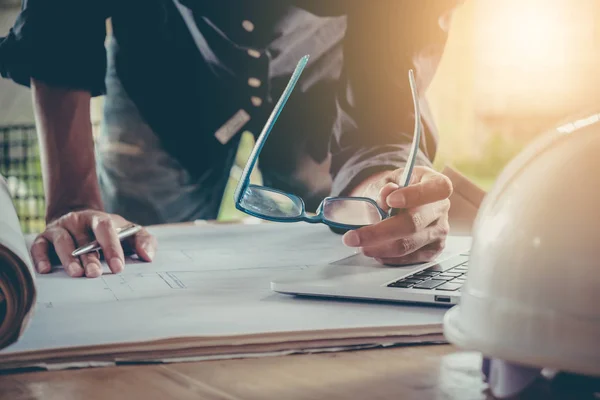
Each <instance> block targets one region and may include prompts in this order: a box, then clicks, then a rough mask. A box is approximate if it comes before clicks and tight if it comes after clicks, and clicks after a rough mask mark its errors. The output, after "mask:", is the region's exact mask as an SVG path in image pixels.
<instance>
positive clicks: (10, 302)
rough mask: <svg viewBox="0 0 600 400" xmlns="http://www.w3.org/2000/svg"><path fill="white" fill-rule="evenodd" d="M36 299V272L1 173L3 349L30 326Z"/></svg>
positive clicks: (0, 320) (0, 332) (0, 338)
mask: <svg viewBox="0 0 600 400" xmlns="http://www.w3.org/2000/svg"><path fill="white" fill-rule="evenodd" d="M34 302H35V283H34V272H33V269H32V264H31V259H30V257H29V251H28V250H27V245H26V244H25V239H24V238H23V234H22V232H21V226H20V224H19V219H18V218H17V213H16V212H15V208H14V206H13V203H12V200H11V197H10V194H9V192H8V187H7V185H6V181H5V180H4V178H3V177H2V175H0V348H3V347H6V346H8V345H9V344H11V343H14V342H15V341H16V340H17V339H18V337H19V335H21V334H22V332H23V331H24V330H25V328H26V327H27V324H28V322H29V318H30V313H31V309H32V307H33V304H34Z"/></svg>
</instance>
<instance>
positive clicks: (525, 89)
mask: <svg viewBox="0 0 600 400" xmlns="http://www.w3.org/2000/svg"><path fill="white" fill-rule="evenodd" d="M440 1H445V0H440ZM599 6H600V4H599V1H598V0H502V1H498V0H467V1H466V3H465V4H464V6H463V7H461V8H460V9H459V10H458V12H457V13H456V15H455V17H454V20H453V23H452V26H451V30H450V35H449V40H448V44H447V48H446V52H445V53H444V56H443V58H442V62H441V65H440V68H439V70H438V73H437V75H436V77H435V79H434V81H433V83H432V85H431V87H430V88H429V91H428V93H427V96H428V98H429V101H430V104H431V107H432V110H433V112H434V115H435V119H436V123H437V125H438V127H439V130H440V136H441V143H440V150H439V153H438V155H437V157H436V160H435V166H436V168H438V169H441V168H443V166H444V165H452V166H453V167H454V168H456V169H458V170H459V171H461V172H462V173H463V174H465V175H466V176H467V177H469V178H471V179H472V180H474V181H475V182H476V183H477V184H478V185H479V186H481V187H482V188H483V189H486V190H488V189H489V188H490V186H491V185H492V184H493V182H494V179H495V178H496V176H497V175H498V173H499V172H500V171H501V170H502V168H503V167H504V166H505V165H506V163H507V162H508V161H509V160H510V159H511V158H512V157H514V156H515V155H516V153H518V152H519V151H520V150H521V149H522V148H523V146H525V145H526V144H527V143H528V142H530V141H531V140H532V139H533V138H534V137H535V136H536V135H539V134H541V133H543V132H544V131H545V130H546V129H549V128H551V127H552V126H553V125H554V124H555V123H556V122H557V121H559V120H562V119H564V118H565V117H567V116H568V115H570V114H573V113H577V112H578V111H580V110H582V109H586V108H589V107H594V106H595V105H596V104H598V103H599V100H600V99H599V97H600V91H598V90H597V88H599V87H600V74H598V71H600V68H598V67H599V66H600V62H599V60H600V54H599V53H600V51H599V50H600V32H599V30H598V28H597V27H596V25H597V21H598V20H599V19H598V13H599V11H598V10H599V9H600V7H599ZM19 7H20V1H18V0H0V36H3V35H5V34H6V32H7V31H8V30H9V29H10V27H11V25H12V24H13V22H14V20H15V18H16V15H17V14H18V12H19ZM399 73H401V74H404V72H403V71H399ZM101 107H102V98H97V99H94V104H93V107H92V118H93V121H94V123H95V126H96V127H97V126H98V125H99V123H100V122H101ZM251 146H252V139H251V136H250V135H249V134H246V135H245V136H244V140H242V145H241V147H240V150H239V153H238V159H237V163H236V166H234V168H233V169H232V172H231V178H230V182H229V186H228V190H227V192H226V194H225V196H224V199H223V206H222V209H221V213H220V217H219V218H220V219H223V220H227V219H234V218H239V217H240V214H238V213H237V211H236V210H235V209H234V208H233V205H232V192H233V188H234V187H235V184H236V183H237V177H238V176H239V173H240V171H241V168H243V166H244V165H245V161H246V159H247V157H248V155H249V151H250V149H251ZM39 168H40V167H39V155H38V149H37V139H36V136H35V128H34V119H33V113H32V109H31V98H30V93H29V91H28V90H27V89H24V88H21V87H18V86H16V85H14V84H13V83H11V82H9V81H7V80H0V173H1V174H3V175H4V176H5V177H7V179H8V183H9V187H10V190H11V192H12V194H13V196H14V198H15V204H16V207H17V211H18V212H19V214H20V216H21V219H22V223H23V229H24V230H25V231H26V232H35V231H39V230H41V229H42V228H43V226H44V222H43V217H44V215H43V214H44V203H43V190H42V184H41V172H40V169H39ZM253 179H254V180H255V181H260V172H257V174H255V176H254V177H253Z"/></svg>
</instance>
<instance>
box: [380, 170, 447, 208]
mask: <svg viewBox="0 0 600 400" xmlns="http://www.w3.org/2000/svg"><path fill="white" fill-rule="evenodd" d="M452 190H453V189H452V182H451V181H450V179H449V178H448V177H447V176H445V175H443V174H440V173H438V172H436V171H433V170H431V171H430V172H429V170H428V172H425V173H424V174H423V176H422V177H421V179H420V181H419V182H418V183H415V184H413V185H410V186H407V187H404V188H400V189H398V190H396V191H394V192H393V193H391V194H389V196H388V197H387V199H386V202H387V205H388V206H389V207H392V208H414V207H419V206H422V205H424V204H429V203H434V202H437V201H441V200H444V199H447V198H449V197H450V195H451V194H452Z"/></svg>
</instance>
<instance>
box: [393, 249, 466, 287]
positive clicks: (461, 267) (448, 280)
mask: <svg viewBox="0 0 600 400" xmlns="http://www.w3.org/2000/svg"><path fill="white" fill-rule="evenodd" d="M465 255H466V254H465ZM452 261H453V262H442V263H439V264H435V265H432V266H431V267H429V268H426V269H424V270H422V271H419V272H416V273H414V274H412V275H409V276H405V277H404V278H402V279H399V280H397V281H395V282H392V283H390V284H389V285H387V286H388V287H395V288H405V289H408V288H411V289H428V290H439V291H441V292H454V291H456V290H459V289H460V288H461V287H462V285H463V283H464V282H465V279H466V278H467V270H468V268H469V260H468V258H464V257H459V259H458V260H452Z"/></svg>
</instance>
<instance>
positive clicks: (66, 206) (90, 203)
mask: <svg viewBox="0 0 600 400" xmlns="http://www.w3.org/2000/svg"><path fill="white" fill-rule="evenodd" d="M84 210H96V211H104V207H103V205H102V202H101V201H98V200H92V199H90V200H86V201H70V202H68V203H55V204H53V203H48V205H47V207H46V223H50V222H52V221H55V220H57V219H59V218H60V217H62V216H64V215H66V214H68V213H70V212H76V211H84Z"/></svg>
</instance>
